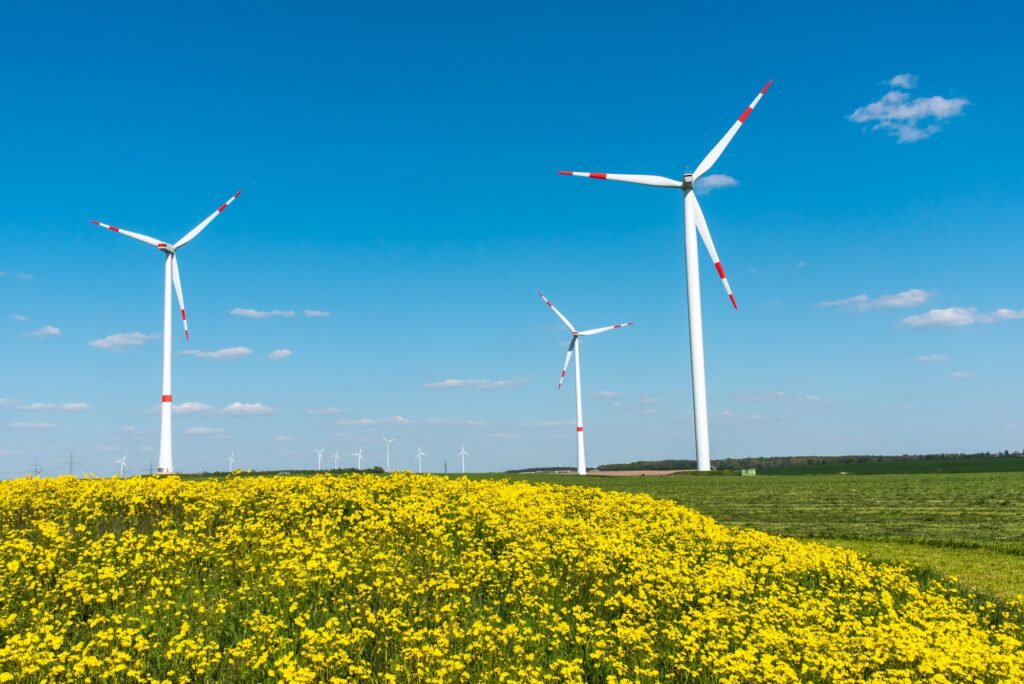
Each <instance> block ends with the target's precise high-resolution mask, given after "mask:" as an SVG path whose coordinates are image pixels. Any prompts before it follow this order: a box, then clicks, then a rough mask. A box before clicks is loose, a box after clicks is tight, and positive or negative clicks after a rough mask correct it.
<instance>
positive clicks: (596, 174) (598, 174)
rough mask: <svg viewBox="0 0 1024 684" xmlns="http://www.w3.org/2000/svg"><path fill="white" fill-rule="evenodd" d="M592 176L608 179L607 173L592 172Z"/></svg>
mask: <svg viewBox="0 0 1024 684" xmlns="http://www.w3.org/2000/svg"><path fill="white" fill-rule="evenodd" d="M590 177H591V178H600V179H601V180H608V174H607V173H592V174H590Z"/></svg>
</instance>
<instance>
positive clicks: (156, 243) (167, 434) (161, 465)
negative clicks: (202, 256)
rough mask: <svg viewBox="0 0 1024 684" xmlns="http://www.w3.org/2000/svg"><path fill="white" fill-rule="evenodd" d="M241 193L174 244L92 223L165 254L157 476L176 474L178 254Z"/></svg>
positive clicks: (179, 282) (179, 286)
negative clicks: (174, 410)
mask: <svg viewBox="0 0 1024 684" xmlns="http://www.w3.org/2000/svg"><path fill="white" fill-rule="evenodd" d="M240 194H242V191H241V190H239V191H238V192H236V193H235V194H234V195H232V196H231V198H230V199H228V201H227V202H225V203H224V204H222V205H220V207H219V208H218V209H217V211H215V212H213V213H212V214H210V215H209V216H207V217H206V218H205V219H203V221H202V222H201V223H200V224H199V225H197V226H196V227H195V228H193V229H192V230H190V231H188V232H187V233H185V235H184V236H183V237H182V238H181V239H180V240H178V241H177V242H176V243H174V244H173V245H172V244H170V243H168V242H161V241H160V240H157V239H156V238H151V237H149V236H148V235H143V234H141V233H133V232H131V231H128V230H123V229H121V228H118V227H116V226H110V225H107V224H106V223H100V222H99V221H91V222H90V223H94V224H96V225H97V226H100V227H102V228H107V229H109V230H112V231H114V232H115V233H120V234H121V235H127V236H128V237H130V238H135V239H136V240H138V241H140V242H145V243H146V244H147V245H152V246H153V247H156V248H157V249H159V250H160V251H161V252H163V254H164V375H163V390H162V393H161V395H160V457H159V460H158V461H157V469H156V472H157V473H161V474H167V473H173V472H174V457H173V455H172V453H171V284H172V283H173V285H174V291H175V293H176V294H177V296H178V305H179V307H180V308H181V322H182V324H183V325H184V326H185V340H186V341H187V340H188V321H187V320H186V319H185V300H184V298H183V297H182V295H181V276H180V275H179V273H178V255H177V251H178V250H179V249H181V248H182V247H184V246H185V245H187V244H188V243H189V242H191V241H192V239H193V238H195V236H197V235H199V233H201V232H202V231H203V229H204V228H206V226H208V225H210V221H212V220H213V219H215V218H217V217H218V216H219V215H220V213H221V212H222V211H224V210H225V209H227V208H228V205H229V204H231V203H232V202H234V201H235V199H236V198H237V197H238V196H239V195H240Z"/></svg>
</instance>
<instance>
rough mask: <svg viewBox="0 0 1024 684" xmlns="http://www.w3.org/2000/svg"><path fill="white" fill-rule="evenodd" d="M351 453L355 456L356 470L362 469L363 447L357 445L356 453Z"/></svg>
mask: <svg viewBox="0 0 1024 684" xmlns="http://www.w3.org/2000/svg"><path fill="white" fill-rule="evenodd" d="M352 455H353V456H355V457H356V470H362V469H363V447H359V451H357V452H356V453H354V454H352Z"/></svg>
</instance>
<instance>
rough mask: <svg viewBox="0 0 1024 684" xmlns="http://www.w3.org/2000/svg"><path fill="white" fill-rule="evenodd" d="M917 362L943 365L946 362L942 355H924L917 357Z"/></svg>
mask: <svg viewBox="0 0 1024 684" xmlns="http://www.w3.org/2000/svg"><path fill="white" fill-rule="evenodd" d="M917 360H918V361H920V362H921V363H945V362H946V361H948V359H947V358H946V357H945V356H944V355H942V354H926V355H925V356H918V357H917Z"/></svg>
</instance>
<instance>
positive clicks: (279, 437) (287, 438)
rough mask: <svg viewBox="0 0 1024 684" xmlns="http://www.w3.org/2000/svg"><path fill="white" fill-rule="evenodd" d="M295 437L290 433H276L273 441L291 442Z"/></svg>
mask: <svg viewBox="0 0 1024 684" xmlns="http://www.w3.org/2000/svg"><path fill="white" fill-rule="evenodd" d="M294 439H295V438H294V437H291V436H289V435H274V439H273V441H275V442H291V441H292V440H294Z"/></svg>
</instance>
